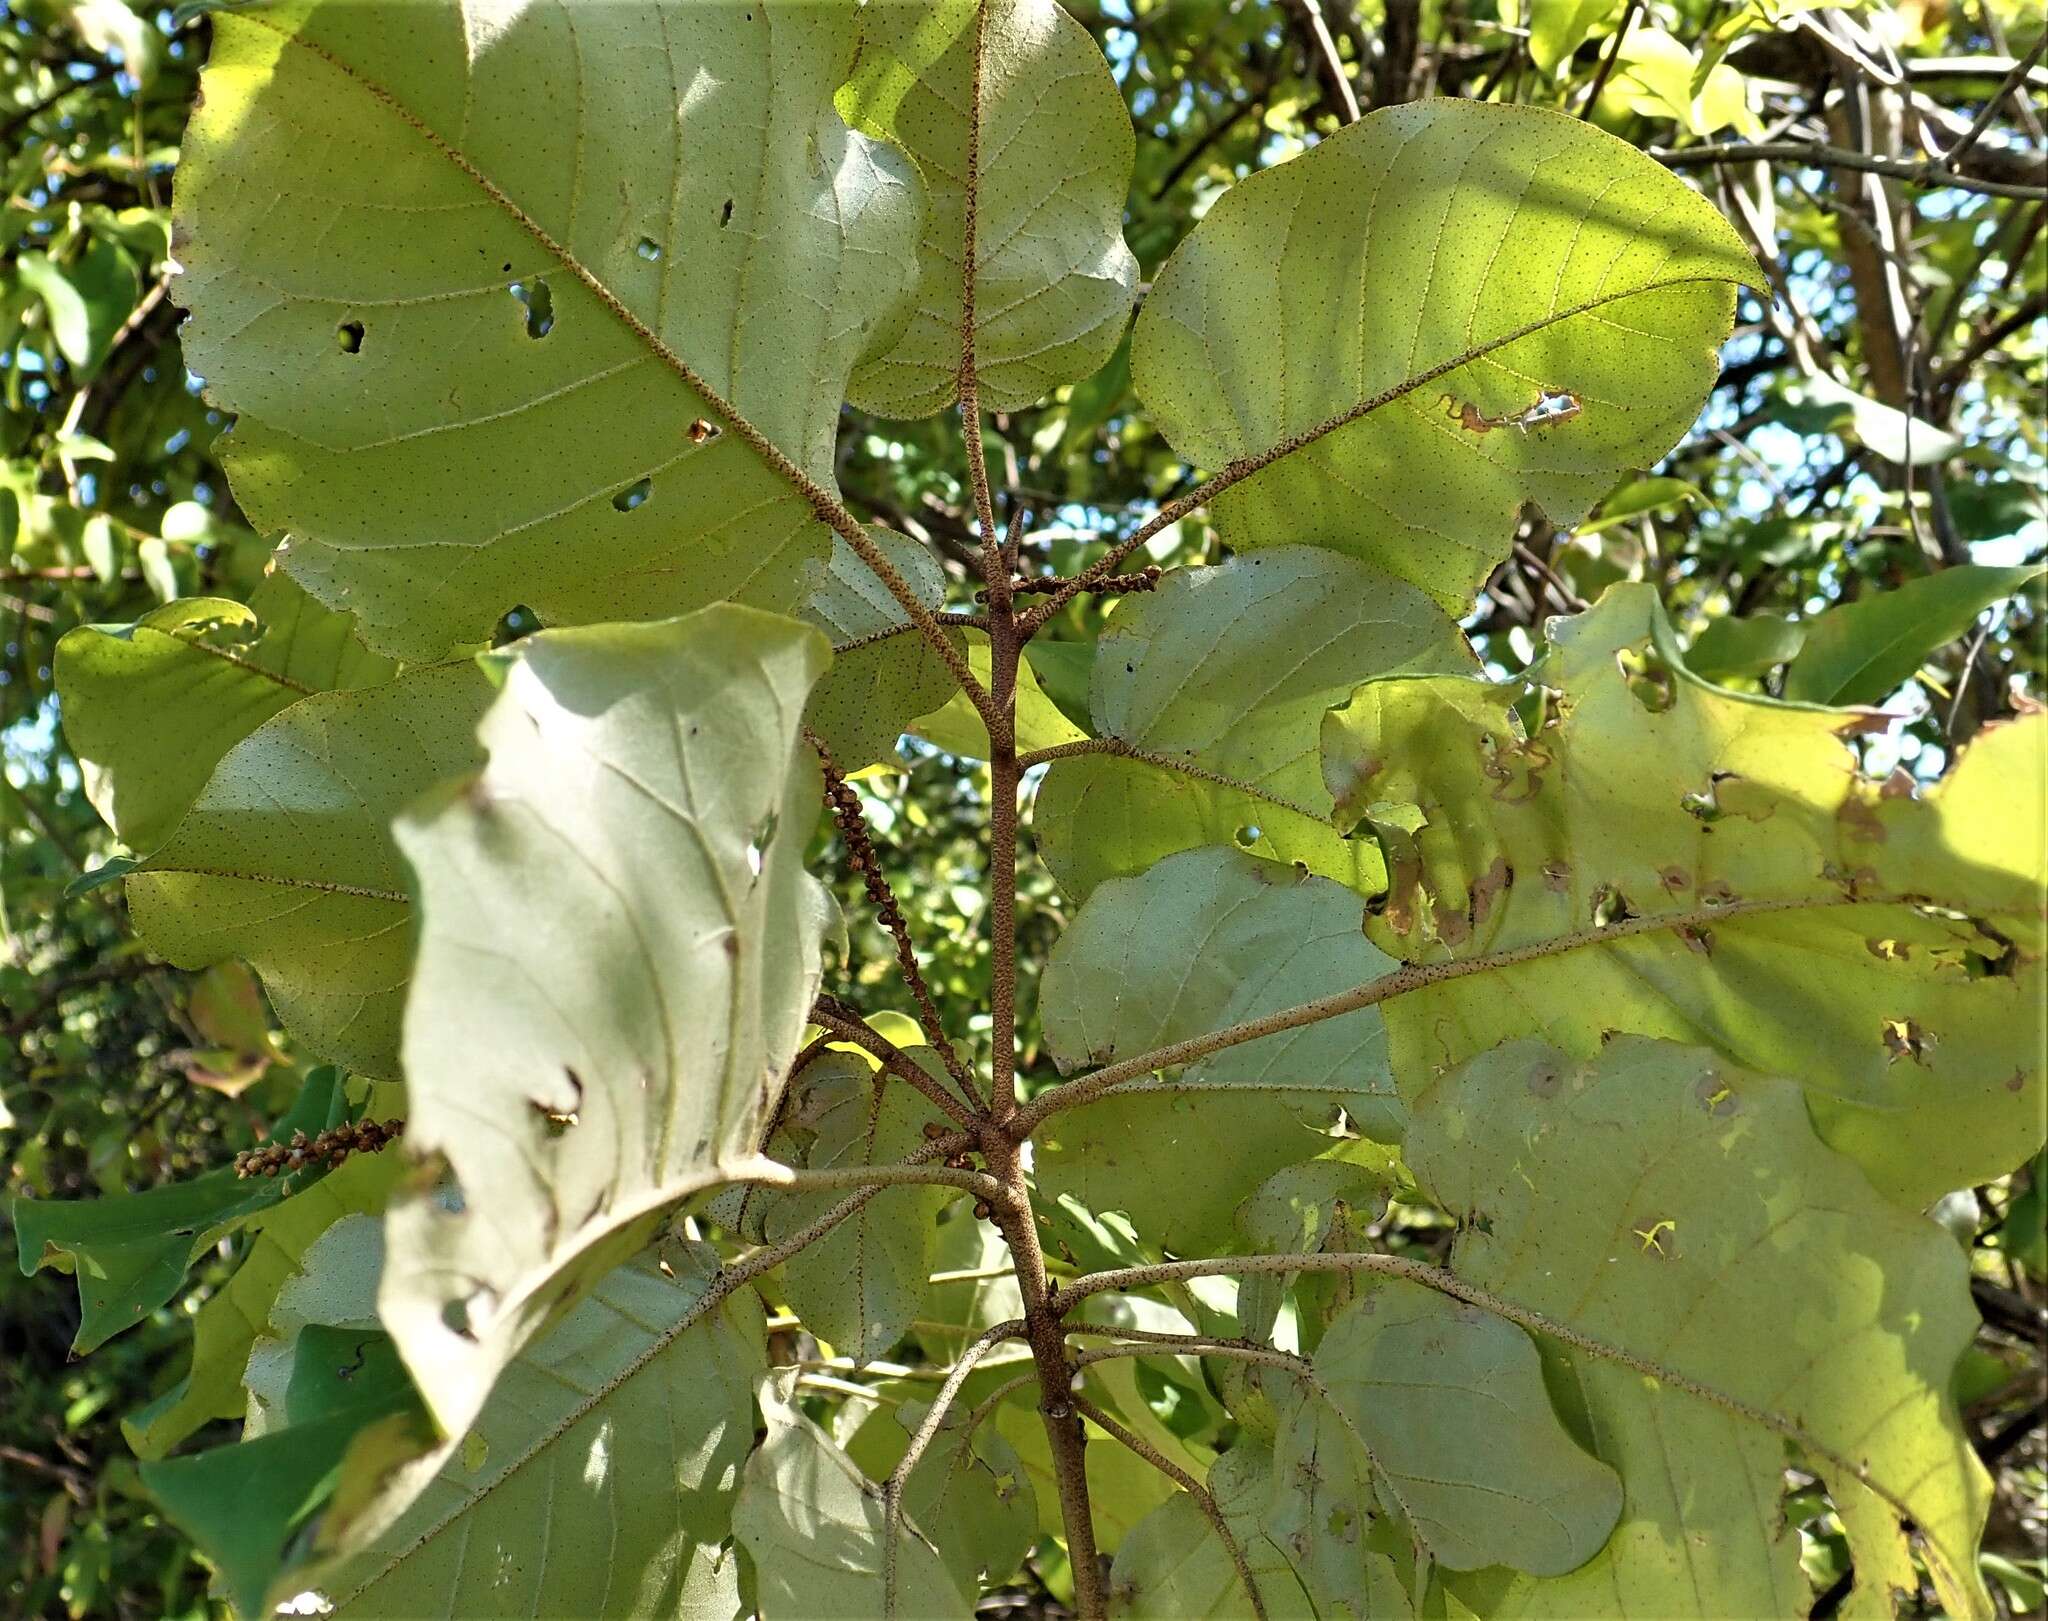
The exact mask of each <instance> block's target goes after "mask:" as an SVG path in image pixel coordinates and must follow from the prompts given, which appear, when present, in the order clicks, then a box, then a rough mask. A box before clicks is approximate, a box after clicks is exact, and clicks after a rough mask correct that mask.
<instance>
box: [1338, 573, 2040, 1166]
mask: <svg viewBox="0 0 2048 1621" xmlns="http://www.w3.org/2000/svg"><path fill="white" fill-rule="evenodd" d="M1551 636H1552V643H1553V645H1552V649H1551V652H1550V654H1549V656H1548V658H1547V659H1546V661H1545V662H1544V664H1543V666H1542V669H1541V679H1542V681H1543V682H1544V683H1545V684H1546V685H1547V687H1548V688H1550V689H1551V690H1552V692H1553V693H1554V697H1553V698H1551V699H1549V700H1547V701H1546V703H1545V705H1544V706H1543V714H1544V716H1545V718H1544V720H1543V721H1542V723H1541V725H1540V726H1539V727H1538V729H1537V731H1536V732H1535V734H1534V735H1533V736H1525V735H1524V732H1523V728H1522V726H1521V724H1520V722H1519V720H1518V719H1517V717H1516V715H1515V713H1514V710H1513V706H1514V704H1515V703H1516V701H1517V699H1518V698H1519V697H1520V695H1521V693H1522V691H1523V688H1522V687H1521V686H1520V684H1518V683H1510V684H1506V685H1502V686H1488V685H1486V684H1484V683H1480V682H1473V681H1446V680H1394V681H1385V682H1376V683H1371V684H1368V685H1367V686H1364V687H1362V688H1360V689H1359V692H1358V694H1357V696H1356V697H1355V698H1354V699H1353V701H1352V703H1351V705H1350V706H1349V707H1348V708H1347V709H1343V710H1336V711H1333V712H1332V713H1331V714H1330V716H1329V717H1328V720H1327V721H1326V723H1325V729H1324V730H1325V759H1324V764H1325V769H1326V771H1327V772H1328V774H1329V779H1330V784H1331V787H1332V788H1333V790H1334V791H1335V792H1336V794H1337V798H1338V815H1339V821H1340V823H1349V822H1351V821H1354V820H1355V821H1358V822H1360V823H1361V824H1363V825H1368V826H1370V827H1371V828H1372V829H1373V830H1374V831H1375V832H1376V833H1377V835H1378V837H1379V839H1380V841H1381V844H1382V845H1383V847H1384V848H1385V849H1386V850H1387V851H1388V866H1389V868H1390V869H1391V870H1392V872H1393V875H1394V876H1393V879H1392V881H1391V886H1390V889H1389V891H1388V894H1387V896H1386V898H1385V901H1384V904H1383V908H1382V909H1381V910H1379V911H1378V914H1377V915H1375V916H1371V917H1370V918H1369V919H1368V924H1367V927H1368V931H1369V932H1370V933H1371V934H1372V936H1373V938H1374V939H1375V940H1376V941H1377V942H1378V943H1380V944H1381V945H1382V946H1383V947H1385V948H1386V949H1387V950H1389V951H1391V952H1394V953H1396V954H1398V955H1400V956H1402V957H1404V958H1407V959H1410V960H1414V961H1420V962H1459V961H1466V960H1471V959H1475V958H1488V959H1490V961H1489V965H1488V966H1487V967H1486V969H1485V970H1484V971H1482V972H1478V973H1469V974H1466V975H1463V976H1460V977H1447V978H1445V979H1443V980H1442V981H1440V982H1438V983H1435V984H1431V985H1427V986H1423V987H1420V988H1417V989H1414V990H1412V991H1411V992H1409V993H1408V994H1405V995H1402V996H1399V997H1397V998H1395V999H1394V1000H1393V1001H1391V1002H1388V1003H1386V1004H1385V1005H1384V1009H1383V1011H1384V1012H1385V1013H1386V1017H1387V1029H1388V1032H1389V1035H1390V1037H1391V1042H1392V1048H1393V1056H1394V1074H1395V1077H1396V1079H1397V1080H1398V1081H1399V1082H1400V1084H1401V1088H1402V1091H1403V1093H1404V1094H1405V1095H1408V1096H1410V1097H1411V1098H1412V1096H1413V1095H1414V1094H1415V1093H1416V1092H1419V1091H1420V1090H1422V1089H1423V1088H1424V1087H1426V1086H1427V1085H1428V1083H1429V1081H1430V1079H1431V1077H1433V1076H1434V1075H1436V1074H1439V1073H1441V1072H1442V1070H1443V1069H1445V1068H1447V1067H1449V1066H1450V1065H1453V1064H1456V1063H1459V1062H1461V1061H1462V1060H1464V1059H1466V1058H1469V1057H1471V1056H1473V1055H1474V1054H1477V1053H1480V1052H1484V1051H1486V1050H1487V1049H1488V1048H1490V1047H1493V1046H1496V1045H1498V1044H1499V1043H1500V1042H1502V1041H1507V1040H1511V1039H1514V1038H1516V1037H1518V1036H1524V1035H1530V1034H1542V1035H1544V1036H1545V1037H1546V1038H1547V1039H1549V1040H1550V1041H1552V1042H1554V1043H1555V1044H1557V1045H1559V1046H1561V1047H1564V1048H1566V1049H1567V1050H1569V1051H1571V1052H1574V1053H1577V1054H1581V1055H1586V1054H1591V1053H1593V1052H1596V1051H1598V1050H1599V1047H1600V1044H1601V1042H1602V1041H1603V1040H1604V1039H1605V1038H1606V1036H1607V1035H1608V1034H1609V1033H1610V1032H1612V1031H1616V1030H1626V1031H1630V1032H1633V1033H1636V1034H1640V1035H1651V1036H1660V1037H1665V1038H1669V1039H1673V1040H1683V1041H1690V1042H1699V1043H1707V1044H1710V1045H1712V1046H1714V1047H1715V1048H1717V1049H1718V1050H1720V1051H1721V1052H1723V1053H1725V1054H1726V1055H1727V1056H1728V1057H1729V1058H1730V1059H1731V1060H1733V1061H1734V1062H1736V1063H1739V1064H1742V1065H1744V1066H1746V1067H1748V1068H1752V1069H1757V1070H1761V1071H1763V1072H1765V1073H1771V1074H1782V1075H1787V1076H1790V1077H1793V1078H1794V1079H1796V1080H1798V1081H1799V1083H1800V1084H1801V1085H1802V1086H1804V1087H1805V1088H1806V1090H1807V1094H1808V1099H1809V1102H1810V1103H1811V1105H1812V1108H1813V1110H1814V1116H1815V1120H1816V1122H1817V1124H1818V1125H1819V1128H1820V1131H1821V1135H1822V1136H1823V1137H1824V1138H1825V1139H1826V1140H1827V1141H1828V1142H1829V1143H1830V1144H1831V1145H1833V1146H1834V1147H1836V1148H1838V1149H1841V1150H1842V1151H1843V1152H1845V1153H1848V1154H1850V1155H1851V1156H1852V1157H1854V1158H1855V1159H1856V1160H1857V1161H1858V1162H1860V1163H1861V1164H1862V1165H1863V1166H1864V1167H1865V1169H1866V1170H1868V1171H1869V1172H1870V1174H1871V1176H1872V1177H1873V1178H1874V1179H1875V1180H1876V1181H1877V1182H1878V1184H1879V1185H1880V1186H1882V1187H1884V1188H1885V1189H1887V1190H1888V1191H1890V1192H1892V1193H1893V1194H1895V1195H1896V1196H1897V1197H1899V1198H1901V1199H1902V1200H1905V1201H1906V1202H1909V1203H1913V1204H1925V1203H1927V1202H1929V1201H1931V1200H1933V1199H1935V1198H1938V1197H1939V1196H1940V1195H1941V1194H1943V1193H1945V1192H1947V1191H1948V1190H1950V1189H1952V1188H1956V1187H1963V1186H1968V1185H1970V1184H1972V1183H1975V1182H1979V1181H1983V1180H1986V1179H1988V1178H1990V1177H1994V1176H1998V1175H2001V1174H2003V1173H2004V1172H2006V1171H2008V1170H2010V1169H2011V1168H2012V1167H2013V1166H2014V1165H2015V1164H2017V1163H2018V1162H2019V1161H2021V1160H2023V1159H2025V1158H2026V1157H2027V1155H2028V1154H2030V1153H2031V1152H2032V1151H2033V1150H2034V1149H2035V1148H2036V1147H2038V1146H2039V1145H2040V1142H2041V1140H2042V1129H2043V1128H2042V1110H2041V1096H2042V1094H2041V1086H2042V1078H2041V1067H2040V1050H2039V1045H2038V1036H2037V1029H2038V1021H2037V1018H2036V1010H2037V1009H2038V1008H2039V1006H2040V1001H2041V996H2042V988H2041V962H2040V955H2041V949H2042V920H2041V914H2040V904H2039V902H2040V895H2041V890H2042V884H2043V876H2044V875H2043V871H2042V866H2041V862H2042V848H2041V842H2040V839H2039V838H2038V836H2037V830H2038V829H2039V828H2040V827H2041V826H2042V825H2043V820H2044V817H2048V805H2044V802H2043V799H2044V794H2048V770H2044V765H2043V760H2042V750H2043V747H2044V744H2048V725H2044V724H2043V721H2042V719H2041V718H2040V717H2032V718H2029V719H2025V720H2022V721H2019V722H2017V723H2015V724H2012V725H2010V726H2006V727H2002V728H1996V729H1993V730H1991V731H1989V732H1986V733H1985V734H1983V735H1982V736H1981V737H1980V738H1979V739H1978V740H1977V741H1976V742H1975V743H1974V744H1973V745H1972V746H1971V747H1970V748H1969V749H1968V750H1967V751H1966V752H1965V753H1964V755H1963V757H1962V759H1961V761H1960V762H1959V763H1958V764H1957V766H1956V768H1955V769H1954V771H1953V772H1952V773H1951V774H1950V776H1949V777H1948V779H1947V780H1946V781H1944V782H1942V783H1941V784H1939V785H1938V786H1936V787H1933V788H1931V789H1928V790H1925V791H1922V792H1919V793H1912V792H1906V793H1901V792H1900V791H1899V789H1898V787H1897V786H1896V785H1884V786H1880V785H1879V784H1878V783H1876V782H1873V781H1870V780H1869V779H1867V778H1865V777H1863V776H1861V775H1860V774H1859V773H1858V771H1857V768H1856V759H1855V755H1854V754H1853V752H1852V751H1851V749H1850V747H1849V745H1848V743H1847V742H1846V741H1845V740H1844V736H1843V733H1844V732H1845V731H1851V732H1853V731H1854V730H1855V729H1856V728H1857V727H1859V726H1860V725H1862V724H1863V717H1861V716H1859V715H1857V714H1853V713H1844V712H1841V711H1831V710H1824V709H1816V708H1810V707H1806V706H1802V705H1791V704H1780V703H1774V702H1772V701H1770V700H1768V699H1764V698H1758V697H1745V696H1741V695H1738V694H1735V693H1731V692H1727V691H1724V690H1722V689H1721V688H1718V687H1715V686H1712V685H1710V684H1709V683H1706V682H1703V681H1701V680H1699V679H1698V678H1697V677H1695V676H1694V675H1692V674H1691V673H1690V672H1689V671H1688V670H1686V669H1685V668H1684V666H1683V664H1682V662H1681V660H1680V656H1679V653H1678V651H1677V647H1676V643H1675V639H1674V638H1673V636H1672V634H1671V630H1670V627H1669V625H1668V624H1667V623H1666V622H1665V620H1664V617H1663V614H1662V611H1661V609H1659V608H1658V606H1657V602H1656V597H1655V594H1654V593H1653V592H1652V591H1650V590H1649V589H1648V588H1647V587H1617V588H1615V589H1614V590H1613V591H1610V592H1609V593H1608V595H1607V596H1606V597H1604V598H1603V599H1602V600H1601V603H1600V604H1599V606H1598V607H1596V608H1594V609H1593V610H1592V611H1591V612H1589V613H1586V614H1583V615H1581V616H1579V617H1578V618H1576V619H1571V620H1553V621H1552V622H1551ZM1380 904H1381V903H1377V902H1376V903H1375V906H1376V907H1379V906H1380Z"/></svg>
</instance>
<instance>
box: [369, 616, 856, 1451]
mask: <svg viewBox="0 0 2048 1621" xmlns="http://www.w3.org/2000/svg"><path fill="white" fill-rule="evenodd" d="M825 657H826V649H825V642H824V638H823V637H822V636H820V635H819V634H818V633H817V632H816V631H815V630H811V629H808V628H806V627H804V626H801V625H798V624H797V623H796V622H795V621H793V620H787V619H781V618H778V617H776V616H773V615H769V614H763V613H761V612H759V611H758V610H755V609H751V608H741V607H736V606H731V605H726V606H720V607H715V608H707V609H703V610H701V611H699V612H697V613H695V614H691V615H688V616H686V617H684V618H681V619H676V620H669V621H666V622H662V623H658V624H652V625H614V626H600V627H593V628H589V629H582V630H568V631H545V632H542V633H541V634H539V635H536V636H531V637H528V638H527V639H526V640H524V641H523V642H521V643H519V644H518V651H517V654H516V656H514V657H512V658H510V659H508V660H507V661H506V664H505V668H504V671H503V683H504V685H503V691H502V692H501V694H500V695H499V697H498V699H497V701H496V702H495V703H494V704H493V705H492V706H491V709H490V712H489V713H488V714H487V715H486V716H485V718H484V722H483V726H482V731H481V736H482V740H483V744H484V747H485V749H486V751H487V752H488V754H489V756H490V760H489V764H488V765H487V766H486V767H485V768H484V770H483V772H482V773H481V774H480V775H479V776H477V777H475V778H473V779H471V780H470V781H468V782H467V783H465V784H462V785H460V786H459V787H457V788H454V789H452V790H450V791H448V792H446V793H444V794H443V795H441V796H439V798H438V799H437V800H436V801H433V802H430V803H428V804H425V805H422V806H420V807H419V808H417V809H415V810H413V811H412V812H409V813H408V814H407V815H406V816H405V817H404V818H403V819H402V820H401V822H400V824H399V828H398V838H399V842H400V844H401V845H402V846H403V848H404V850H405V854H406V859H407V861H408V862H409V863H410V865H411V867H412V869H413V871H414V873H415V874H416V875H417V877H416V881H417V884H418V893H419V897H420V911H421V922H420V944H419V965H418V968H417V970H416V972H415V975H414V979H413V986H412V991H411V994H410V998H409V1001H408V1005H407V1014H406V1044H405V1071H406V1082H407V1094H408V1116H407V1125H406V1141H405V1148H406V1152H407V1154H408V1156H409V1157H411V1158H413V1159H416V1160H420V1161H423V1162H425V1163H426V1164H429V1165H441V1166H445V1168H446V1170H447V1171H448V1173H449V1175H450V1176H451V1177H452V1179H453V1182H454V1184H455V1187H456V1189H458V1190H459V1193H460V1198H459V1199H458V1200H457V1201H456V1203H457V1205H458V1208H455V1209H450V1208H447V1207H445V1206H444V1204H443V1202H442V1200H441V1198H440V1197H439V1196H437V1195H436V1194H435V1193H433V1192H431V1191H422V1192H420V1193H418V1194H416V1195H415V1196H413V1197H411V1198H409V1199H407V1200H405V1201H402V1202H400V1203H398V1204H396V1205H394V1206H393V1209H392V1211H391V1214H390V1216H389V1218H388V1221H389V1230H390V1260H389V1264H388V1268H387V1271H386V1276H385V1281H384V1288H383V1293H382V1295H381V1296H380V1299H379V1308H380V1312H381V1314H382V1316H383V1319H384V1321H385V1323H386V1325H387V1326H388V1327H389V1328H390V1330H391V1332H392V1334H393V1335H394V1336H395V1337H396V1338H397V1340H398V1343H399V1346H400V1348H401V1349H402V1350H403V1351H404V1353H405V1358H406V1364H407V1366H408V1367H409V1368H410V1369H411V1370H412V1372H413V1377H414V1378H415V1379H416V1380H417V1381H418V1382H419V1385H420V1390H421V1394H422V1395H423V1396H424V1397H425V1398H426V1401H427V1405H428V1407H429V1408H430V1409H431V1410H432V1412H433V1414H434V1416H435V1418H436V1419H437V1420H438V1421H439V1422H440V1423H441V1425H442V1427H443V1428H444V1429H446V1430H448V1431H450V1432H459V1431H461V1430H462V1429H463V1428H464V1427H465V1426H466V1425H467V1424H468V1422H469V1420H470V1419H471V1418H472V1417H474V1416H475V1414H476V1413H477V1411H478V1410H479V1409H480V1408H481V1407H482V1405H483V1403H484V1400H485V1398H486V1396H487V1395H488V1393H489V1391H490V1388H491V1384H492V1381H493V1380H494V1379H495V1378H496V1376H497V1374H498V1371H499V1370H500V1369H501V1368H503V1367H504V1366H505V1364H506V1363H507V1362H509V1361H510V1360H511V1359H512V1357H514V1356H515V1355H516V1354H517V1353H518V1351H519V1348H520V1347H521V1346H522V1345H523V1344H525V1343H526V1341H527V1340H528V1339H530V1338H531V1337H532V1336H533V1335H534V1334H535V1333H536V1332H538V1331H539V1329H540V1328H541V1327H542V1325H543V1324H544V1323H545V1322H546V1321H547V1319H548V1318H550V1317H551V1316H554V1315H557V1314H558V1313H559V1312H561V1311H562V1310H564V1309H566V1308H567V1306H568V1305H569V1304H571V1303H573V1301H574V1299H575V1297H576V1296H577V1295H578V1294H579V1293H580V1292H581V1291H582V1290H584V1289H586V1288H587V1287H589V1285H590V1284H591V1283H592V1282H594V1281H595V1279H596V1278H598V1277H601V1276H602V1275H603V1274H604V1273H605V1272H606V1271H607V1270H609V1269H610V1267H611V1266H612V1265H613V1264H615V1263H616V1262H617V1261H618V1260H620V1259H622V1258H623V1257H624V1255H626V1254H630V1253H631V1252H632V1251H633V1250H634V1249H636V1248H638V1247H639V1244H640V1243H641V1242H642V1241H644V1238H645V1228H646V1226H647V1224H648V1221H649V1219H650V1218H652V1217H653V1216H655V1215H656V1214H657V1213H658V1212H660V1211H661V1210H663V1209H664V1208H666V1207H668V1206H670V1205H673V1204H675V1203H676V1202H678V1201H679V1200H681V1199H682V1198H684V1197H685V1196H687V1195H689V1194H691V1193H694V1192H697V1191H699V1190H700V1189H703V1188H706V1187H709V1186H711V1185H713V1184H715V1183H717V1182H719V1181H720V1180H722V1179H723V1176H724V1174H725V1168H726V1167H727V1166H728V1165H729V1164H730V1163H731V1162H733V1161H734V1160H737V1159H741V1158H744V1157H747V1156H749V1155H750V1154H751V1153H752V1151H753V1150H754V1149H755V1148H756V1147H757V1146H758V1145H759V1143H760V1141H761V1137H762V1134H763V1131H764V1129H765V1127H766V1125H767V1122H768V1119H769V1117H770V1116H771V1114H772V1113H773V1110H774V1106H775V1100H776V1095H777V1092H778V1090H779V1088H780V1084H781V1081H782V1078H783V1076H784V1075H785V1073H786V1072H787V1070H788V1067H789V1063H790V1060H791V1059H792V1057H793V1056H794V1054H795V1050H796V1044H797V1040H798V1038H799V1036H800V1034H801V1032H802V1030H803V1026H804V1015H805V1014H806V1012H807V1011H808V1010H809V1008H810V1005H811V1001H812V998H813V996H814V995H815V994H816V990H817V984H818V972H819V956H818V952H819V938H820V935H821V933H822V930H823V927H824V922H825V912H824V903H823V900H822V896H821V892H820V890H819V889H818V886H817V884H816V883H815V882H814V881H813V880H812V879H811V878H810V877H809V876H808V875H807V874H806V873H805V872H804V870H803V867H802V860H803V843H804V835H805V832H806V830H807V829H808V827H809V826H810V825H811V822H812V820H814V819H815V815H816V806H817V804H818V787H817V777H816V773H815V770H814V768H812V767H811V766H810V764H809V761H808V759H807V758H799V756H798V754H797V750H798V749H799V748H801V747H802V745H801V744H800V741H799V739H798V726H799V723H800V720H801V716H802V711H803V703H804V699H805V697H806V696H807V694H808V693H809V690H810V687H811V684H812V682H813V681H815V680H816V678H817V676H818V674H819V672H820V670H821V669H822V668H823V667H824V662H825ZM807 754H808V751H807V750H806V751H805V755H806V756H807ZM651 874H659V878H658V881H649V876H650V875H651Z"/></svg>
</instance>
